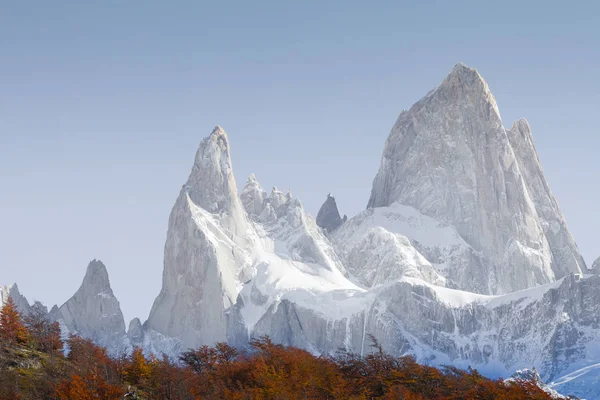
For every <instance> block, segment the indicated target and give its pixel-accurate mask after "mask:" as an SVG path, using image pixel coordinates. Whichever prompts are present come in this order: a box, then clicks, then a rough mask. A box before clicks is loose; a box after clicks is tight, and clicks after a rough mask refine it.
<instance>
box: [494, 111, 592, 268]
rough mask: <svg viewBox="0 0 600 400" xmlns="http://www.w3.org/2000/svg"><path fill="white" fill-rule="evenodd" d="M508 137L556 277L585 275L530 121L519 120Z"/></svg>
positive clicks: (580, 257)
mask: <svg viewBox="0 0 600 400" xmlns="http://www.w3.org/2000/svg"><path fill="white" fill-rule="evenodd" d="M506 134H507V136H508V139H509V142H510V145H511V147H512V149H513V151H514V153H515V156H516V158H517V162H518V164H519V170H520V171H521V174H522V175H523V179H524V182H525V185H526V189H527V192H528V193H529V196H530V198H531V200H532V202H533V205H534V207H535V210H536V212H537V214H538V216H539V217H540V221H541V226H542V229H543V230H544V234H545V236H546V239H547V240H548V244H549V246H550V251H551V252H552V270H553V271H554V275H555V277H556V278H557V279H559V278H562V277H564V276H567V275H569V274H570V273H576V274H581V273H582V272H583V271H585V270H586V269H587V267H586V265H585V261H584V260H583V257H582V256H581V254H580V253H579V249H578V248H577V244H576V243H575V239H574V238H573V236H572V235H571V232H569V229H568V228H567V222H566V220H565V217H564V215H563V213H562V211H561V210H560V208H559V206H558V202H557V201H556V199H555V198H554V195H553V194H552V191H551V190H550V186H549V185H548V182H547V181H546V177H545V176H544V171H543V170H542V164H541V162H540V159H539V157H538V154H537V152H536V149H535V145H534V143H533V136H532V135H531V127H530V126H529V122H528V121H527V120H526V119H525V118H521V119H519V120H517V121H515V122H514V123H513V125H512V127H511V128H510V129H509V130H507V131H506Z"/></svg>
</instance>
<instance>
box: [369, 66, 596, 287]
mask: <svg viewBox="0 0 600 400" xmlns="http://www.w3.org/2000/svg"><path fill="white" fill-rule="evenodd" d="M528 129H529V128H528V125H527V124H526V123H522V122H518V123H516V124H515V126H514V128H513V130H512V131H510V132H511V133H510V134H507V130H506V129H505V128H504V126H503V124H502V120H501V118H500V112H499V110H498V106H497V104H496V100H495V99H494V96H493V95H492V93H491V92H490V90H489V87H488V85H487V83H486V82H485V81H484V80H483V78H482V77H481V75H480V74H479V73H478V72H477V71H476V70H475V69H472V68H469V67H467V66H465V65H464V64H457V65H456V66H455V67H454V69H453V70H452V72H451V73H450V74H449V75H448V76H447V77H446V79H445V80H444V81H443V82H442V84H441V85H440V86H439V87H438V88H437V89H435V90H433V91H431V92H430V93H429V94H428V95H427V96H425V97H424V98H423V99H421V100H420V101H418V102H417V103H416V104H415V105H413V106H412V107H411V108H410V109H409V110H408V111H403V112H402V113H401V114H400V116H399V117H398V120H397V121H396V124H395V125H394V127H393V128H392V131H391V133H390V135H389V137H388V138H387V141H386V143H385V147H384V152H383V156H382V159H381V165H380V168H379V172H378V173H377V176H376V177H375V180H374V182H373V188H372V191H371V197H370V199H369V202H368V208H377V207H390V206H392V205H393V204H394V203H400V204H402V205H404V206H410V207H413V208H414V209H416V210H417V211H418V212H419V213H421V214H423V215H425V216H428V217H431V218H433V219H435V220H436V221H438V222H439V224H440V226H449V227H453V228H454V229H456V231H457V233H458V234H459V235H460V237H461V238H462V239H463V240H464V242H465V244H466V246H467V247H466V248H465V249H463V250H462V251H461V254H460V255H458V254H456V253H453V254H452V255H453V256H454V257H448V255H447V254H445V253H444V251H443V250H440V247H443V244H442V245H440V246H435V244H434V243H432V244H430V245H428V246H427V249H426V252H433V253H436V255H437V254H439V255H440V259H439V263H441V264H444V270H445V275H446V278H447V279H449V280H450V281H451V283H452V284H453V286H454V287H457V288H459V289H462V290H468V291H473V292H477V293H483V294H502V293H510V292H513V291H516V290H522V289H526V288H528V287H533V286H537V285H541V284H545V283H549V282H552V281H554V280H555V279H556V278H561V277H564V276H566V275H567V274H568V273H569V272H574V273H581V272H582V266H584V264H583V260H582V258H581V255H580V254H579V253H578V251H577V247H576V246H575V243H574V241H573V240H572V237H571V235H570V234H569V232H568V230H567V229H566V224H565V222H564V217H563V216H562V214H561V212H560V210H559V209H558V205H557V204H556V200H555V199H554V197H553V196H552V193H551V192H550V190H549V189H548V186H547V183H546V181H545V179H544V178H543V175H542V173H541V167H540V165H539V161H538V159H537V154H536V153H535V148H534V147H533V142H532V141H531V137H530V135H529V131H528ZM509 137H510V138H512V143H511V139H509ZM515 148H516V150H515ZM547 233H548V235H549V236H547Z"/></svg>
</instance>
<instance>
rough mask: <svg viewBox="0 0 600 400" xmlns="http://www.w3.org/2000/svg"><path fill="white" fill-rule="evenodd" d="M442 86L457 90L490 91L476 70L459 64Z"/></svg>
mask: <svg viewBox="0 0 600 400" xmlns="http://www.w3.org/2000/svg"><path fill="white" fill-rule="evenodd" d="M442 86H450V87H455V88H463V87H479V88H480V89H482V90H489V89H488V85H487V83H486V82H485V80H484V79H483V77H482V76H481V75H480V74H479V72H478V71H477V70H476V69H475V68H471V67H469V66H467V65H466V64H463V63H461V62H459V63H458V64H456V65H455V66H454V68H452V71H450V73H449V74H448V76H447V77H446V79H444V82H443V83H442Z"/></svg>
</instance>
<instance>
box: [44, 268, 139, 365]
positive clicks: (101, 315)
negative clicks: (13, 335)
mask: <svg viewBox="0 0 600 400" xmlns="http://www.w3.org/2000/svg"><path fill="white" fill-rule="evenodd" d="M50 314H51V315H54V318H55V319H57V320H59V322H61V325H62V326H63V330H64V328H66V329H67V330H68V332H71V333H75V334H78V335H80V336H82V337H85V338H89V339H92V340H93V341H94V342H96V343H98V344H99V345H101V346H104V347H106V348H107V349H108V350H109V352H110V353H111V354H119V353H120V352H122V351H126V350H127V348H128V342H127V337H126V334H125V320H124V319H123V313H122V312H121V307H120V305H119V301H118V300H117V298H116V297H115V295H114V294H113V291H112V289H111V287H110V281H109V278H108V272H107V271H106V267H105V266H104V264H103V263H102V262H101V261H98V260H93V261H92V262H90V263H89V265H88V267H87V270H86V273H85V277H84V278H83V282H82V283H81V286H80V287H79V289H78V290H77V292H75V294H74V295H73V297H71V298H70V299H69V300H67V302H65V303H64V304H63V305H62V306H60V307H59V308H58V313H57V312H56V310H51V312H50ZM65 333H66V332H63V334H65Z"/></svg>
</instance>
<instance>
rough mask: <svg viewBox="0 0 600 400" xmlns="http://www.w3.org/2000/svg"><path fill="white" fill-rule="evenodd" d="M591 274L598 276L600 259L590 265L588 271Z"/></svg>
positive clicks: (599, 273)
mask: <svg viewBox="0 0 600 400" xmlns="http://www.w3.org/2000/svg"><path fill="white" fill-rule="evenodd" d="M589 272H591V273H592V274H596V275H600V257H599V258H597V259H596V261H594V263H593V264H592V268H591V270H589Z"/></svg>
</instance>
